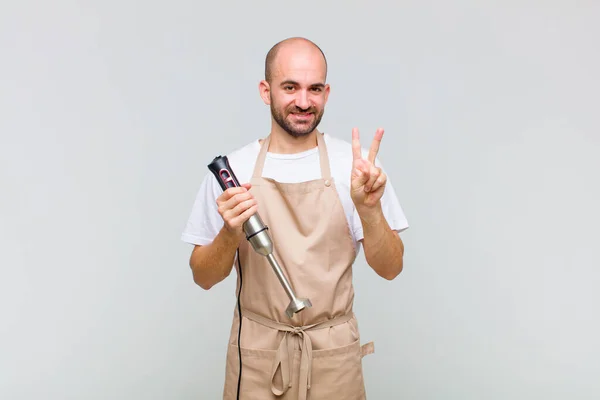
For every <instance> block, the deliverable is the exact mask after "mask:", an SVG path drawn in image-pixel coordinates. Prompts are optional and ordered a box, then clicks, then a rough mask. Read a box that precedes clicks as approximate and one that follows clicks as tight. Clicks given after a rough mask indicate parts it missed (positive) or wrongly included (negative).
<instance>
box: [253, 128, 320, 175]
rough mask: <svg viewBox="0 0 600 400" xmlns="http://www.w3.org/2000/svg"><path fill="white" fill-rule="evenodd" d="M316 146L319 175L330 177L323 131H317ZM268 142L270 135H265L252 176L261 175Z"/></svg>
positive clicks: (269, 141)
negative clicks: (319, 165) (319, 166)
mask: <svg viewBox="0 0 600 400" xmlns="http://www.w3.org/2000/svg"><path fill="white" fill-rule="evenodd" d="M316 135H317V147H318V149H319V162H320V164H321V177H322V178H323V179H331V168H330V167H329V157H328V156H327V147H326V145H325V139H324V137H323V133H321V132H317V133H316ZM269 143H271V135H269V136H267V137H266V138H265V140H263V143H262V145H261V147H260V152H259V153H258V157H257V158H256V164H255V165H254V173H253V174H252V177H253V178H260V177H262V172H263V167H264V165H265V159H266V158H267V151H268V150H269Z"/></svg>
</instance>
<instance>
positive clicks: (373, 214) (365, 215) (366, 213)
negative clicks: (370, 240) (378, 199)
mask: <svg viewBox="0 0 600 400" xmlns="http://www.w3.org/2000/svg"><path fill="white" fill-rule="evenodd" d="M356 211H357V212H358V216H359V217H360V222H361V223H362V225H363V228H364V229H366V228H370V227H374V226H377V225H378V224H380V223H381V222H383V219H384V216H383V210H382V209H381V205H380V204H378V205H377V206H375V207H365V208H357V209H356Z"/></svg>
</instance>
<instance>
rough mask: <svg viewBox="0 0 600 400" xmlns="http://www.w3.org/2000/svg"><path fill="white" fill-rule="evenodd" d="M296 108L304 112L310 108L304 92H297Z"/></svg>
mask: <svg viewBox="0 0 600 400" xmlns="http://www.w3.org/2000/svg"><path fill="white" fill-rule="evenodd" d="M296 107H298V108H301V109H303V110H306V109H308V108H309V107H310V103H309V101H308V95H307V93H306V91H305V90H300V91H298V94H297V95H296Z"/></svg>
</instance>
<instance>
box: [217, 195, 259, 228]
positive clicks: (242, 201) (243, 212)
mask: <svg viewBox="0 0 600 400" xmlns="http://www.w3.org/2000/svg"><path fill="white" fill-rule="evenodd" d="M250 186H251V185H250V184H249V183H244V184H242V186H240V187H233V188H229V189H227V190H225V191H224V192H223V193H222V194H221V195H220V196H219V197H218V198H217V206H218V211H219V214H220V215H221V218H223V221H224V223H225V224H224V228H225V229H226V230H227V231H228V232H230V233H231V234H232V235H233V236H235V237H236V238H241V237H242V236H243V235H244V230H243V228H242V225H243V224H244V222H246V221H247V220H248V218H250V217H251V216H252V215H253V214H255V213H256V212H257V211H258V204H257V202H256V199H255V198H254V196H252V193H250V192H249V190H250Z"/></svg>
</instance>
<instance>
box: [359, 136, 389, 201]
mask: <svg viewBox="0 0 600 400" xmlns="http://www.w3.org/2000/svg"><path fill="white" fill-rule="evenodd" d="M382 138H383V129H382V128H379V129H377V131H376V132H375V137H374V138H373V142H371V148H370V149H369V156H368V157H367V159H366V160H365V159H364V158H363V157H362V152H361V146H360V138H359V135H358V128H354V129H352V156H353V160H352V175H351V181H350V182H351V187H350V195H351V197H352V201H353V202H354V205H355V206H356V208H357V210H358V211H359V213H360V212H361V210H365V209H372V208H374V207H376V206H379V200H380V199H381V196H382V195H383V191H384V189H385V184H386V182H387V177H386V175H385V174H384V173H383V172H382V171H381V168H379V167H377V166H375V159H376V157H377V153H378V152H379V145H380V144H381V139H382Z"/></svg>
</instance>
